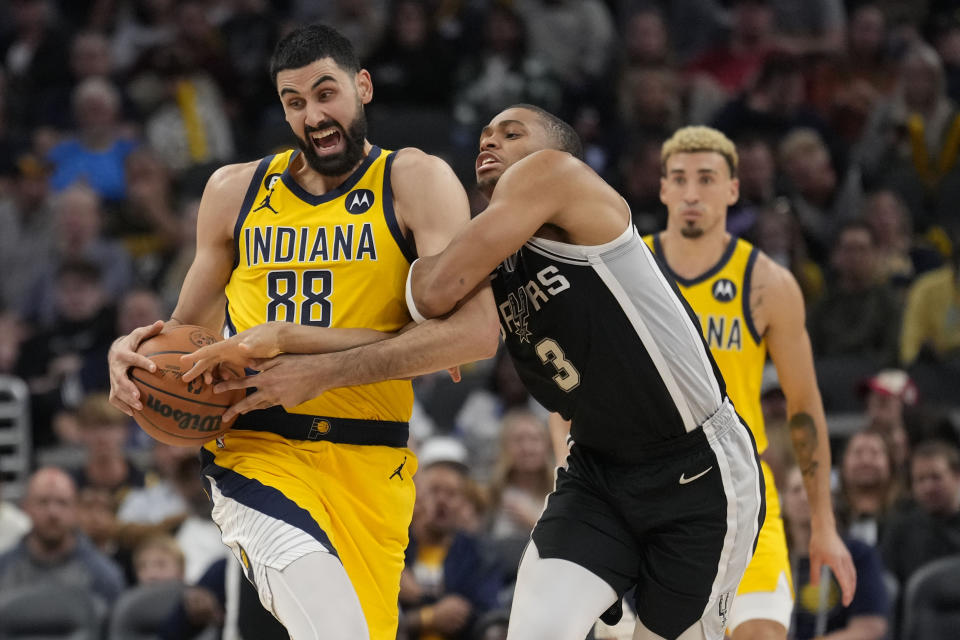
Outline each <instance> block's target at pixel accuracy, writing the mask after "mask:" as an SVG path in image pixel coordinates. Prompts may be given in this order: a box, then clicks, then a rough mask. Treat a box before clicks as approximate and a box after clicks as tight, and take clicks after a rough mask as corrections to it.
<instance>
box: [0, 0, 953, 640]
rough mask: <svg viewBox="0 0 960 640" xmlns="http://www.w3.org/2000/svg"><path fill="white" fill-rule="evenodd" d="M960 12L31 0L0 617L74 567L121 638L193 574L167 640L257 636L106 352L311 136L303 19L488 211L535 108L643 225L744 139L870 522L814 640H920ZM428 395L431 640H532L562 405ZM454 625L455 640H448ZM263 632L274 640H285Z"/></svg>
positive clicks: (780, 451) (13, 273)
mask: <svg viewBox="0 0 960 640" xmlns="http://www.w3.org/2000/svg"><path fill="white" fill-rule="evenodd" d="M955 5H956V3H955V2H951V1H950V0H912V1H911V2H909V3H906V2H901V1H898V0H876V1H874V2H858V1H855V0H846V1H844V0H670V1H667V0H661V1H659V2H658V1H655V0H650V1H639V0H512V1H510V0H324V1H318V0H272V1H268V0H9V1H8V2H4V3H0V406H6V404H9V405H10V406H12V407H14V408H17V407H22V406H26V407H28V412H26V411H22V410H20V412H19V413H17V411H13V412H10V411H6V410H4V409H0V478H2V480H3V485H4V486H3V489H2V490H3V493H4V498H5V500H4V502H3V503H2V506H0V554H2V553H3V552H6V554H5V555H0V608H2V602H3V598H4V594H9V593H10V592H11V590H13V589H16V588H18V587H20V586H23V585H26V584H29V583H31V581H35V580H37V579H39V578H40V577H42V576H48V577H49V576H52V577H54V578H55V579H57V580H60V581H62V582H64V583H65V584H74V585H81V586H84V587H88V588H89V589H90V590H92V591H93V592H94V594H95V597H96V600H97V601H98V603H99V604H98V605H97V606H98V607H99V608H98V609H97V611H99V612H100V614H101V615H100V624H101V625H103V627H104V628H107V627H108V626H109V625H108V624H107V623H106V622H104V620H107V619H109V618H110V615H111V614H110V612H111V607H112V606H113V605H114V604H115V603H116V602H117V601H118V599H122V598H123V597H124V594H129V593H130V592H131V590H132V589H133V588H134V587H135V586H136V585H143V584H146V583H151V582H156V581H158V580H170V579H172V580H174V581H177V582H178V583H182V584H183V585H190V586H189V588H186V587H185V588H184V590H183V591H178V592H177V593H178V596H177V598H176V599H175V601H172V602H173V604H172V605H171V607H172V608H173V609H174V611H173V613H171V614H170V618H169V619H168V620H165V621H164V622H163V624H164V625H166V626H165V627H164V628H165V629H166V631H165V632H164V633H165V634H166V635H165V636H164V637H169V638H187V637H195V635H196V634H202V633H206V634H207V636H204V637H218V634H219V633H220V631H219V630H220V629H222V628H224V627H225V626H229V620H230V616H229V615H228V613H229V612H228V607H227V600H229V598H228V597H227V596H226V595H225V594H226V593H229V592H230V588H229V586H227V587H225V584H226V585H229V584H232V583H231V582H230V580H229V579H228V578H227V576H229V575H230V570H229V568H227V569H225V565H226V564H227V563H225V562H224V560H223V558H224V557H225V555H226V552H227V550H226V548H225V547H223V546H222V545H221V544H220V541H219V531H218V530H217V528H216V526H215V525H213V523H212V522H211V521H210V520H209V517H208V514H209V509H210V505H209V503H208V501H207V500H206V497H205V495H204V494H203V491H202V485H201V483H200V480H199V477H198V469H199V464H198V462H197V460H196V456H195V455H194V454H195V451H193V450H191V449H177V448H174V447H169V446H166V445H159V444H157V443H154V442H152V441H151V440H150V439H149V438H148V437H147V436H145V435H144V434H143V433H142V432H140V430H139V429H138V428H137V427H136V426H135V425H134V424H133V423H132V421H131V420H129V419H128V418H127V417H126V416H125V415H123V414H122V413H119V412H118V411H116V410H115V409H113V408H112V407H111V406H110V405H109V403H108V402H107V400H106V395H105V393H106V391H107V390H108V388H109V382H108V377H107V369H106V353H107V350H108V348H109V345H110V343H111V342H112V340H113V339H114V338H115V337H116V336H117V335H119V334H125V333H128V332H129V331H130V330H131V329H133V328H135V327H137V326H142V325H146V324H149V323H151V322H152V321H153V320H155V319H157V318H166V317H168V316H169V313H170V312H171V310H172V308H173V305H174V304H175V302H176V299H177V296H178V293H179V287H180V284H181V282H182V280H183V276H184V274H185V272H186V269H187V268H188V267H189V265H190V263H191V260H192V256H193V252H194V238H195V227H196V217H197V209H198V203H199V198H200V195H201V193H202V190H203V185H204V183H205V182H206V179H207V178H208V177H209V176H210V174H211V173H212V171H213V170H214V169H215V168H217V167H219V166H221V165H223V164H225V163H230V162H245V161H251V160H255V159H257V158H260V157H262V156H264V155H266V154H268V153H272V152H275V151H277V150H279V149H282V148H286V147H289V146H292V144H293V138H292V133H291V132H290V129H289V127H288V125H287V124H286V122H285V121H284V119H283V112H282V109H281V107H280V105H279V103H278V100H277V97H276V92H275V89H274V87H272V86H271V84H270V80H269V76H268V74H267V72H266V65H267V61H268V59H269V56H270V53H271V51H272V48H273V45H274V43H275V42H276V41H277V39H278V37H279V36H280V35H282V34H283V33H285V31H286V30H287V29H289V28H290V27H291V26H292V25H298V24H304V23H307V22H311V21H323V22H326V23H328V24H331V25H332V26H334V27H336V28H338V29H339V30H341V31H342V32H343V33H344V34H345V35H347V36H348V37H349V38H350V39H351V41H352V42H353V43H354V45H355V46H356V48H357V51H358V54H359V55H360V58H361V60H362V62H363V65H364V66H365V67H366V68H367V69H369V71H370V73H371V75H372V77H373V84H374V100H373V103H372V104H371V105H369V106H368V107H367V109H366V113H367V117H368V120H369V123H370V139H371V141H372V142H373V143H374V144H378V145H380V146H383V147H385V148H399V147H402V146H417V147H420V148H422V149H424V150H426V151H428V152H430V153H434V154H437V155H439V156H441V157H443V158H444V159H446V160H447V161H448V162H449V163H450V164H451V165H452V166H453V167H454V169H455V170H456V172H457V174H458V175H459V176H460V177H461V179H462V180H463V182H464V185H465V186H466V188H467V190H468V193H469V194H470V195H471V201H472V202H473V204H474V209H475V212H479V211H480V210H481V209H482V206H483V205H482V201H481V199H480V198H479V195H478V194H477V192H476V190H475V189H474V187H473V159H474V157H475V153H476V147H477V139H478V135H479V130H480V129H481V128H482V126H483V125H485V124H486V122H487V119H488V118H489V117H490V116H491V115H493V114H494V113H496V112H497V111H499V110H500V109H501V108H503V107H504V106H507V105H510V104H513V103H517V102H530V103H534V104H537V105H539V106H542V107H543V108H545V109H547V110H550V111H552V112H554V113H557V114H558V115H560V116H561V117H563V118H564V119H566V120H568V121H569V122H571V123H572V124H573V125H574V126H575V128H576V130H577V131H578V132H579V134H580V136H581V137H582V139H583V142H584V145H585V151H586V161H587V162H588V163H589V164H590V166H591V167H593V168H594V169H595V170H596V171H597V172H598V173H599V174H600V175H601V176H603V177H604V178H606V179H607V180H608V181H609V182H610V183H611V184H613V185H614V186H615V187H617V188H618V189H619V190H620V192H621V193H622V194H623V196H624V197H625V198H626V199H627V200H628V202H629V203H630V205H631V208H632V211H633V216H634V222H635V224H636V226H637V227H638V228H639V229H640V231H641V232H642V233H652V232H656V231H658V230H660V229H662V228H663V227H664V225H665V222H666V210H665V208H664V206H663V205H662V204H661V203H660V201H659V189H660V174H661V170H660V146H661V143H662V142H663V141H664V140H665V139H666V138H667V137H669V135H670V134H671V133H672V132H673V130H674V129H675V128H677V127H679V126H682V125H685V124H692V123H702V124H709V125H711V126H714V127H716V128H718V129H720V130H721V131H723V132H725V133H726V134H727V135H728V136H729V137H730V138H731V139H732V140H733V141H734V142H735V143H736V145H737V149H738V152H739V154H740V176H739V177H740V200H739V202H738V203H737V204H736V205H735V206H734V207H732V208H731V210H730V213H729V217H728V228H729V230H730V232H731V233H733V234H735V235H737V236H740V237H744V238H746V239H748V240H750V241H751V242H753V243H755V244H756V245H757V246H759V247H760V248H761V249H762V250H763V251H765V252H766V253H767V254H768V255H770V256H771V257H772V258H773V259H774V260H776V261H777V262H778V263H780V264H782V265H784V266H786V267H788V268H789V269H790V270H791V271H792V272H793V274H794V275H795V276H796V277H797V279H798V281H799V282H800V285H801V288H802V290H803V293H804V297H805V301H806V305H807V313H808V318H807V322H808V328H809V332H810V336H811V339H812V344H813V349H814V353H815V356H816V361H817V373H818V378H819V381H820V386H821V389H822V393H823V397H824V403H825V406H826V409H827V412H828V421H829V423H830V431H831V440H832V444H833V450H834V477H835V488H836V497H835V505H836V509H837V512H838V521H839V523H840V525H841V527H842V529H843V533H844V535H845V536H846V539H847V540H848V541H850V544H851V549H853V548H854V547H856V549H857V552H856V553H855V557H857V558H859V559H860V560H861V561H862V562H858V568H859V569H860V571H861V576H862V577H861V582H860V596H859V598H860V599H859V600H858V601H856V602H855V603H854V605H851V608H849V609H847V610H844V609H843V607H842V606H840V605H839V604H838V600H837V597H836V594H835V593H834V594H833V595H832V600H831V599H830V598H826V599H820V598H819V597H818V596H816V595H811V594H810V593H809V592H808V591H805V589H807V588H808V587H809V585H807V586H804V585H802V584H798V607H797V611H798V612H797V615H796V616H795V617H796V618H797V620H796V624H795V625H794V629H793V630H792V637H795V638H797V640H801V639H805V638H810V637H812V634H813V625H812V624H811V623H810V616H815V615H816V613H817V610H818V607H819V609H820V610H821V611H822V609H823V602H827V605H828V609H829V611H827V615H828V620H829V624H830V625H833V626H832V627H831V628H834V629H839V628H843V625H845V624H847V622H848V620H849V619H850V618H851V617H855V616H857V615H868V614H871V615H883V616H885V617H886V618H887V619H888V620H889V623H890V624H889V628H888V632H887V637H890V638H897V637H899V636H898V632H899V630H900V628H901V627H902V625H903V621H902V620H901V618H902V617H903V616H902V615H901V614H902V613H903V608H904V607H903V593H904V591H905V589H906V586H907V584H908V582H909V580H910V578H911V576H912V575H913V574H914V573H915V572H916V570H917V569H918V568H920V567H921V566H923V565H926V564H927V563H929V562H930V561H933V560H936V559H939V558H942V557H948V556H952V555H953V556H955V555H956V554H960V457H958V449H957V444H958V434H960V401H958V400H957V396H956V390H957V389H960V257H958V256H960V250H958V247H960V210H958V208H957V204H958V203H960V163H958V159H960V106H958V105H960V9H957V8H956V6H955ZM770 374H771V375H768V376H767V378H766V379H765V383H764V408H765V412H766V415H767V421H768V422H767V428H768V431H769V432H770V434H771V435H770V438H771V442H772V446H771V447H770V452H769V454H768V455H769V457H770V462H771V465H772V466H774V468H775V470H776V475H777V482H778V486H779V488H780V489H781V492H782V495H783V496H784V499H783V502H784V514H785V517H786V519H787V524H788V526H787V530H788V532H790V538H791V541H792V542H793V545H792V552H793V554H794V555H795V561H796V566H797V567H798V568H799V567H802V566H803V561H804V559H803V556H804V555H805V553H806V549H805V544H799V543H797V541H798V540H804V530H805V527H807V528H808V527H809V513H808V512H805V511H804V507H805V503H804V498H803V496H802V492H803V488H802V484H801V483H799V481H798V478H797V477H795V474H794V472H793V471H792V470H791V467H792V463H791V460H790V454H789V445H788V444H787V443H788V441H789V435H788V434H786V429H785V426H784V422H785V412H786V409H785V406H784V403H783V396H782V394H781V393H780V391H779V387H778V384H777V381H776V376H775V375H773V372H772V371H771V372H770ZM18 381H21V382H18ZM23 383H25V386H24V385H23ZM415 388H416V390H417V396H418V403H417V406H416V409H415V416H414V420H413V421H412V423H411V428H412V433H413V436H414V443H413V445H414V447H415V448H416V449H418V451H419V453H420V457H421V472H420V473H419V474H418V479H417V482H418V488H419V491H418V502H417V509H416V512H415V515H414V521H413V525H412V530H411V532H412V535H411V540H412V544H411V549H410V552H409V554H408V555H409V558H410V562H409V566H408V571H406V572H405V574H404V577H403V582H402V589H401V608H402V610H403V611H404V616H403V617H402V620H404V621H405V624H402V625H401V636H402V637H405V638H410V639H411V640H413V639H415V638H423V639H424V640H426V638H428V637H429V638H432V639H433V638H486V639H493V638H499V637H503V636H502V634H503V630H504V628H505V624H506V610H507V608H508V607H509V603H510V587H511V582H512V580H513V578H514V576H515V573H516V566H517V563H518V562H519V557H520V552H521V551H522V548H523V544H524V542H525V541H526V539H527V536H528V535H529V532H530V529H531V527H532V526H533V523H534V522H535V521H536V519H537V517H538V516H539V514H540V511H541V510H542V508H543V500H544V498H545V496H546V495H547V493H549V491H550V490H551V489H552V486H553V470H554V468H555V465H556V464H557V461H555V460H554V459H553V453H552V449H551V446H550V443H549V436H548V433H547V429H546V422H545V419H546V414H545V412H544V410H543V409H542V408H541V407H539V406H538V405H537V404H536V403H535V402H534V401H533V400H532V399H531V398H530V397H529V394H528V393H527V392H526V391H525V389H524V388H523V386H522V384H520V382H519V379H518V378H517V375H516V372H515V371H514V369H513V365H512V363H511V361H510V359H509V356H506V355H504V354H501V355H500V356H498V357H497V358H495V359H493V360H491V361H487V362H482V363H477V364H476V365H472V366H468V367H465V368H464V380H463V382H461V383H460V384H457V385H454V384H453V383H452V382H451V381H450V380H449V379H448V378H447V376H446V374H436V375H433V376H426V377H424V378H421V379H419V380H417V381H416V382H415ZM20 389H26V391H25V392H20V391H19V390H20ZM21 398H23V402H20V403H19V404H18V400H19V399H21ZM4 403H6V404H4ZM18 429H19V431H18ZM18 433H19V434H20V436H19V437H18V436H17V434H18ZM560 462H562V461H560ZM18 505H19V508H18ZM21 509H22V511H21ZM807 535H808V534H807ZM425 550H426V551H425ZM802 573H803V571H797V572H796V574H797V575H795V577H796V578H798V579H799V578H802V577H803V576H802V575H800V574H802ZM878 581H879V582H878ZM237 588H239V587H237ZM824 588H827V587H824ZM833 588H834V589H835V585H834V587H833ZM423 607H431V611H430V613H431V616H433V619H434V620H435V621H436V626H437V628H440V629H441V630H443V634H442V635H436V634H434V635H427V634H420V633H419V631H418V629H417V628H416V620H417V619H418V617H417V615H416V613H417V611H418V610H420V609H421V608H423ZM117 609H119V607H117ZM234 613H235V614H236V611H234ZM628 613H629V612H628ZM821 615H823V614H822V613H821ZM804 616H807V617H806V618H805V617H804ZM235 622H236V615H235V616H234V623H235ZM258 624H259V623H258ZM263 624H267V622H263ZM260 633H261V635H256V636H248V637H262V638H269V637H272V636H270V635H269V633H268V632H267V631H262V632H260ZM274 633H276V630H274ZM618 633H620V632H619V631H617V630H616V629H604V630H598V631H597V632H596V634H597V637H598V638H601V637H610V638H612V637H621V636H618V635H617V634H618ZM603 634H609V635H603ZM116 637H122V636H116ZM196 637H199V636H196ZM231 637H235V636H231ZM276 637H285V636H283V635H277V636H276ZM623 637H627V638H629V637H630V635H629V632H628V633H627V635H625V636H623Z"/></svg>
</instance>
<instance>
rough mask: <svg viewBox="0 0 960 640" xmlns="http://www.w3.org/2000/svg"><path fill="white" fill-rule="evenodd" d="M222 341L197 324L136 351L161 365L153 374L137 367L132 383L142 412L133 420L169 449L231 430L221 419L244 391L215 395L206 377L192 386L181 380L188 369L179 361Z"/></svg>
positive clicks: (171, 331)
mask: <svg viewBox="0 0 960 640" xmlns="http://www.w3.org/2000/svg"><path fill="white" fill-rule="evenodd" d="M219 340H221V338H220V337H219V336H218V335H216V334H215V333H213V332H211V331H210V330H209V329H206V328H204V327H198V326H194V325H177V326H173V327H165V328H164V329H163V332H162V333H160V334H159V335H157V336H154V337H152V338H149V339H147V340H145V341H144V342H143V343H142V344H141V345H140V347H139V348H138V349H137V353H139V354H141V355H144V356H146V357H148V358H150V359H151V360H153V362H154V363H155V364H156V365H157V370H156V372H154V373H151V372H149V371H147V370H145V369H139V368H132V369H131V370H130V379H131V380H133V384H135V385H136V386H137V389H139V391H140V401H141V403H142V404H143V409H142V410H141V411H135V412H134V414H133V418H134V420H136V422H137V424H138V425H140V428H142V429H143V430H144V431H146V432H147V433H148V434H150V435H151V436H152V437H153V438H155V439H156V440H159V441H160V442H165V443H167V444H172V445H179V446H189V445H194V446H197V445H201V444H203V443H204V442H207V441H208V440H212V439H214V438H217V437H219V436H221V435H223V434H224V433H225V432H227V431H229V430H230V424H224V423H223V421H222V419H221V416H223V413H224V411H226V410H227V407H229V406H230V405H232V404H235V403H237V402H239V401H240V400H241V399H242V398H243V397H244V391H243V390H242V389H235V390H233V391H228V392H226V393H214V392H213V384H209V385H208V384H207V383H206V382H205V381H204V379H203V376H200V377H198V378H196V379H195V380H191V381H190V382H189V383H186V382H183V380H182V379H181V378H182V377H183V374H184V373H185V371H186V369H185V368H184V367H183V365H182V364H181V363H180V356H182V355H184V354H186V353H193V352H194V351H196V350H197V349H199V348H200V347H202V346H204V345H208V344H213V343H214V342H218V341H219Z"/></svg>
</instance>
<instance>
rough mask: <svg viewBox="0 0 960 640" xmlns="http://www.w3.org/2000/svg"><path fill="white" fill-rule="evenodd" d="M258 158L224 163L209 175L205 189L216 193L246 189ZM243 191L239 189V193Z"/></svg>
mask: <svg viewBox="0 0 960 640" xmlns="http://www.w3.org/2000/svg"><path fill="white" fill-rule="evenodd" d="M259 164H260V160H254V161H252V162H240V163H235V164H225V165H223V166H222V167H219V168H218V169H217V170H216V171H214V172H213V173H212V174H211V175H210V179H209V180H207V190H208V191H211V192H214V193H217V194H228V193H235V192H236V190H237V189H243V190H246V186H247V185H248V184H250V181H251V180H252V179H253V175H254V174H255V173H256V171H257V166H258V165H259ZM243 192H244V191H240V193H241V195H242V194H243Z"/></svg>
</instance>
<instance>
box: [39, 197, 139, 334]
mask: <svg viewBox="0 0 960 640" xmlns="http://www.w3.org/2000/svg"><path fill="white" fill-rule="evenodd" d="M53 207H54V212H55V218H54V226H53V237H52V243H51V244H52V246H51V247H50V253H48V254H45V255H44V254H37V255H34V256H31V257H30V259H29V261H28V264H29V265H30V266H31V267H32V278H31V280H30V288H29V292H30V293H29V296H26V297H25V299H24V300H23V301H22V302H23V306H22V307H21V310H22V313H23V315H24V317H25V318H26V319H28V320H34V321H39V324H40V325H46V324H49V323H51V322H52V321H53V320H54V319H55V316H56V313H57V311H56V304H57V302H56V297H57V295H58V290H57V273H58V268H59V267H60V266H61V265H62V264H63V263H65V262H68V261H86V262H91V263H93V264H95V265H97V267H98V268H99V270H100V280H101V284H102V288H103V294H104V295H105V299H104V302H106V301H112V300H116V299H117V298H118V297H119V296H120V294H122V293H123V292H124V291H125V290H126V289H127V287H129V286H130V281H131V279H132V267H131V263H130V254H129V253H127V250H126V248H124V246H123V245H122V244H120V243H119V242H118V241H116V240H113V239H110V238H107V237H106V236H105V235H104V233H103V207H102V201H101V200H100V198H99V197H98V196H97V194H96V193H95V192H94V191H93V190H91V189H90V188H89V187H86V186H83V185H79V184H78V185H74V186H72V187H69V188H68V189H66V190H65V191H63V192H62V193H60V194H58V195H57V196H56V198H55V199H54V201H53Z"/></svg>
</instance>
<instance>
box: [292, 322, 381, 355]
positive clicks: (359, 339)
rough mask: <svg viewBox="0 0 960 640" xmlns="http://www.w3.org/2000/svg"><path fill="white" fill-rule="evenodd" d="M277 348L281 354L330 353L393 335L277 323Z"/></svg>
mask: <svg viewBox="0 0 960 640" xmlns="http://www.w3.org/2000/svg"><path fill="white" fill-rule="evenodd" d="M279 324H280V325H282V326H280V327H279V331H278V334H277V346H278V348H279V350H280V351H281V352H283V353H332V352H334V351H345V350H347V349H352V348H354V347H360V346H363V345H366V344H371V343H374V342H379V341H380V340H386V339H387V338H392V337H394V336H395V335H396V334H395V333H387V332H385V331H376V330H374V329H332V328H329V327H311V326H305V325H300V324H293V323H291V322H283V323H279Z"/></svg>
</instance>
